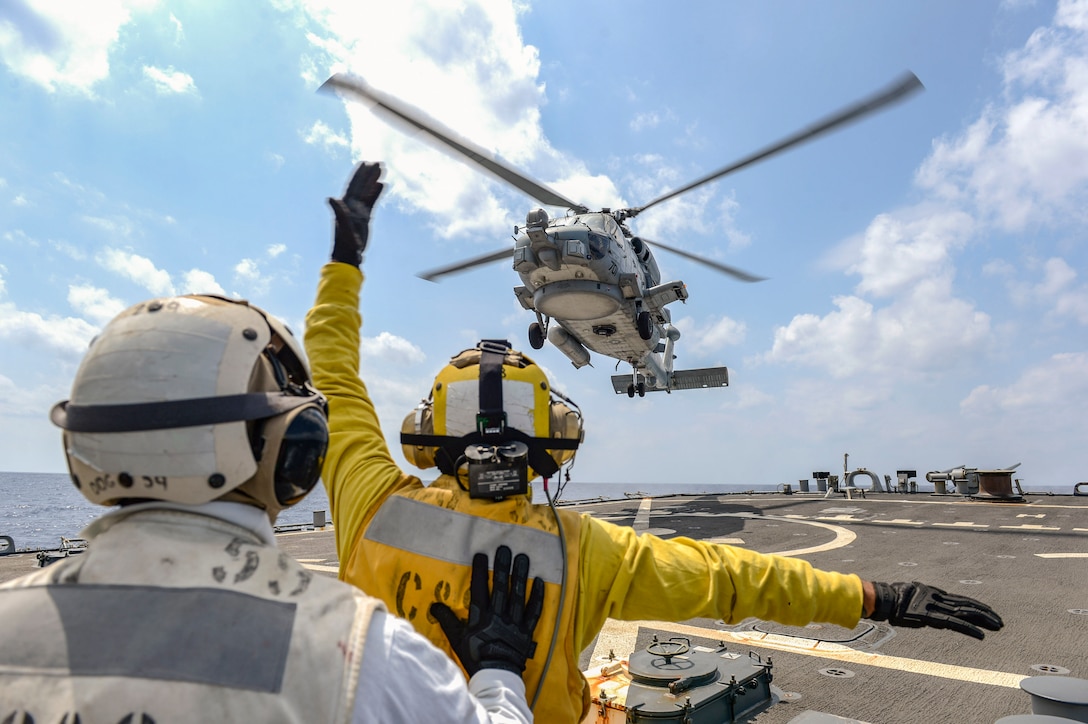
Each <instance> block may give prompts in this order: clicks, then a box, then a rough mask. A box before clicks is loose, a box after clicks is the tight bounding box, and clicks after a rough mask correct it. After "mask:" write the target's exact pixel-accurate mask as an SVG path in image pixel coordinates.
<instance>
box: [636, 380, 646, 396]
mask: <svg viewBox="0 0 1088 724" xmlns="http://www.w3.org/2000/svg"><path fill="white" fill-rule="evenodd" d="M635 391H636V392H638V396H639V397H645V396H646V383H645V382H639V383H638V384H637V385H635Z"/></svg>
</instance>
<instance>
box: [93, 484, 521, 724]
mask: <svg viewBox="0 0 1088 724" xmlns="http://www.w3.org/2000/svg"><path fill="white" fill-rule="evenodd" d="M164 508H166V509H173V510H183V511H187V512H192V513H199V514H201V515H207V516H210V517H212V518H219V519H220V520H225V521H227V522H228V523H233V524H234V525H238V526H241V527H243V528H246V529H248V530H250V531H252V532H253V533H255V534H256V535H257V536H258V537H259V538H260V539H261V541H262V542H263V543H266V544H268V545H270V546H275V545H276V534H275V532H274V531H273V530H272V524H271V523H270V522H269V520H268V516H267V515H265V513H264V511H262V510H260V509H258V508H256V507H254V506H252V505H246V504H244V503H227V502H223V501H213V502H211V503H204V504H203V505H180V504H177V503H169V502H148V503H138V504H135V505H130V506H126V507H125V508H124V509H123V511H124V513H125V514H128V513H130V512H134V511H136V510H146V509H160V510H161V509H164ZM116 517H117V516H114V515H110V514H107V515H104V516H102V517H101V518H98V519H97V520H95V521H94V522H92V523H91V524H90V525H89V526H88V527H87V528H86V529H85V531H84V532H83V533H82V534H81V535H84V536H85V537H93V536H94V535H95V534H97V533H101V532H102V531H104V530H105V529H106V528H108V527H109V526H110V525H111V524H112V522H113V519H115V518H116ZM343 585H345V586H346V585H348V584H347V583H345V584H343ZM431 721H457V722H517V723H528V722H532V721H533V715H532V712H530V711H529V704H528V702H527V701H526V699H525V682H524V681H522V679H521V677H520V676H518V675H517V674H514V673H511V672H509V671H502V670H499V669H483V670H481V671H479V672H477V673H476V675H475V676H473V677H472V679H470V680H469V682H468V686H467V688H466V686H465V678H464V676H463V675H462V673H461V670H460V669H459V668H458V667H457V666H456V665H455V664H454V663H453V661H451V660H450V658H449V657H448V656H446V654H445V653H443V652H442V651H441V650H439V649H438V648H437V647H435V646H434V645H433V644H432V643H431V642H430V641H428V640H427V639H425V638H424V637H423V636H421V635H420V634H419V633H417V632H416V630H415V629H414V628H412V625H411V624H410V623H408V622H407V621H405V620H403V619H399V618H397V617H396V616H392V615H390V614H388V613H386V612H384V611H375V612H374V615H373V617H372V618H371V620H370V627H369V629H367V636H366V646H365V647H364V648H363V661H362V663H361V664H360V668H359V686H358V689H357V690H356V695H355V709H354V711H353V713H352V722H354V723H356V724H365V723H369V722H375V723H379V722H380V723H382V724H384V723H386V722H431Z"/></svg>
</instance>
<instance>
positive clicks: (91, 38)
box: [0, 0, 157, 95]
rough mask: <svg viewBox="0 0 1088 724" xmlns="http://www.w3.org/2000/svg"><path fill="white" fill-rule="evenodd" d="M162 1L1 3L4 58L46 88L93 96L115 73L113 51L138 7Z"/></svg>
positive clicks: (0, 35) (27, 0) (29, 0)
mask: <svg viewBox="0 0 1088 724" xmlns="http://www.w3.org/2000/svg"><path fill="white" fill-rule="evenodd" d="M156 2H157V0H96V1H95V2H79V1H78V0H77V1H75V2H54V1H53V0H23V1H22V2H18V3H13V2H8V3H4V4H3V5H0V19H3V20H6V22H0V59H2V60H3V62H4V64H5V65H7V66H8V67H9V68H10V69H11V70H12V72H14V73H16V74H17V75H21V76H23V77H25V78H28V79H30V80H31V81H33V82H35V83H37V84H38V85H40V86H42V87H43V88H45V89H46V90H49V91H56V90H58V89H71V90H74V91H78V92H82V93H85V94H88V95H91V94H92V89H93V87H94V85H95V84H96V83H98V82H99V81H101V80H104V79H105V78H107V77H108V76H109V73H110V60H109V56H110V52H111V50H112V49H113V47H114V45H116V43H117V41H118V38H119V37H120V29H121V28H122V27H123V26H124V25H126V24H127V23H129V22H130V21H131V19H132V15H133V13H134V12H136V11H140V10H144V9H146V8H149V7H151V6H153V5H155V4H156Z"/></svg>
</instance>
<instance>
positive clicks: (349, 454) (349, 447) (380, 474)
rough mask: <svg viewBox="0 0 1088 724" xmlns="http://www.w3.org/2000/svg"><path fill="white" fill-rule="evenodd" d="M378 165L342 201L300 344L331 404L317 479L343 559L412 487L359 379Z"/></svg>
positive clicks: (360, 175) (362, 173)
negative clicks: (374, 516)
mask: <svg viewBox="0 0 1088 724" xmlns="http://www.w3.org/2000/svg"><path fill="white" fill-rule="evenodd" d="M380 175H381V167H380V166H379V165H378V164H368V163H363V164H361V165H360V166H359V168H358V169H357V170H356V172H355V174H354V176H353V177H352V179H351V182H350V183H349V184H348V188H347V191H346V192H345V193H344V197H343V198H341V199H330V200H329V203H330V204H331V205H332V207H333V211H334V212H335V215H336V234H335V241H334V243H333V251H332V261H331V262H330V263H328V264H326V265H325V266H324V267H323V268H322V269H321V280H320V282H319V283H318V287H317V299H316V301H315V302H314V306H313V308H312V309H311V310H310V312H309V314H307V315H306V333H305V335H304V343H305V345H306V355H307V357H308V358H309V361H310V367H311V369H312V371H313V381H314V384H315V385H316V386H317V388H318V389H319V390H321V392H322V393H324V395H325V396H326V397H327V398H328V400H329V450H328V454H327V456H326V458H325V464H324V466H323V468H322V479H323V480H324V482H325V489H326V490H327V491H328V496H329V505H330V507H331V508H332V511H331V512H332V522H333V525H334V526H335V527H336V546H337V553H338V554H339V556H340V560H341V561H346V560H348V557H349V553H350V548H351V546H352V544H353V543H354V542H355V540H356V538H357V537H358V533H359V530H360V528H361V527H362V525H363V523H364V522H365V521H366V520H367V519H368V518H369V516H370V514H371V513H372V512H373V511H374V510H375V509H376V507H377V506H378V504H380V503H381V501H382V500H384V499H385V497H386V496H387V495H388V494H389V492H390V491H392V490H395V489H397V488H398V487H400V486H403V485H407V484H411V483H412V482H413V481H415V478H412V477H411V476H408V475H405V474H404V473H403V472H402V471H401V470H400V468H399V467H397V464H396V463H395V462H393V458H392V456H391V455H390V453H389V447H388V446H387V445H386V442H385V437H384V436H383V435H382V430H381V426H380V424H379V422H378V416H377V413H376V412H375V410H374V403H373V402H372V401H371V399H370V395H369V394H368V393H367V388H366V385H365V384H364V383H363V381H362V380H361V379H360V378H359V343H360V335H359V329H360V326H361V324H362V316H361V315H360V314H359V290H360V288H361V287H362V283H363V273H362V271H361V270H360V268H359V264H361V263H362V258H363V251H364V250H365V249H366V244H367V240H368V237H369V222H370V215H371V212H372V210H373V207H374V204H375V202H376V201H377V200H378V196H379V195H380V194H381V190H382V184H381V182H380V181H379V180H378V179H379V177H380Z"/></svg>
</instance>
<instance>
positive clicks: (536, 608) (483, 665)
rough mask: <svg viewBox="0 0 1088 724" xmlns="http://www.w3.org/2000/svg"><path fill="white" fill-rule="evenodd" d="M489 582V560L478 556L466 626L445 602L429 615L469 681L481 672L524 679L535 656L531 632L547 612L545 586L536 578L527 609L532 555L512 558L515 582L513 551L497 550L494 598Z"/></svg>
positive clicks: (437, 605) (503, 548)
mask: <svg viewBox="0 0 1088 724" xmlns="http://www.w3.org/2000/svg"><path fill="white" fill-rule="evenodd" d="M487 578H488V575H487V555H486V554H484V553H477V554H476V555H475V556H474V557H473V559H472V583H471V586H470V590H471V595H470V603H469V606H468V621H462V620H461V619H459V618H457V616H456V615H455V614H454V613H453V610H452V609H450V607H449V606H447V605H446V604H444V603H432V604H431V609H430V610H431V615H432V616H434V617H435V618H436V619H437V620H438V625H439V626H441V627H442V632H443V633H445V634H446V638H448V639H449V640H450V646H451V647H453V652H454V653H455V654H457V658H458V660H460V662H461V665H462V666H464V667H465V671H467V672H468V675H469V676H470V677H471V676H473V675H474V674H475V673H476V672H477V671H479V670H480V669H504V670H506V671H513V672H514V673H515V674H518V675H521V673H522V672H524V671H525V662H526V661H527V660H529V659H531V658H533V653H534V652H535V651H536V643H535V642H534V641H533V630H534V629H535V628H536V623H537V621H538V620H540V614H541V611H542V610H543V608H544V581H543V580H541V579H540V578H534V579H533V590H532V591H531V592H530V594H529V602H528V604H526V602H525V584H526V582H527V581H528V579H529V556H527V555H525V554H524V553H519V554H518V555H517V557H516V558H514V573H513V576H512V577H511V575H510V549H509V548H507V547H506V546H499V549H498V550H497V551H495V581H494V585H493V586H492V591H491V593H490V594H488V591H487Z"/></svg>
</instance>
